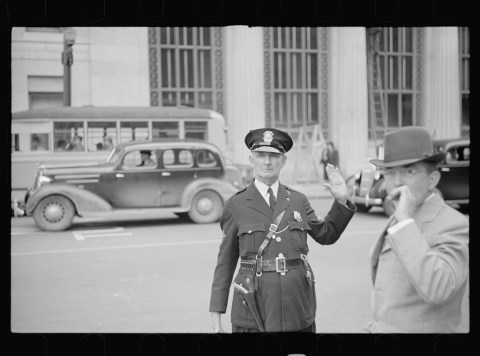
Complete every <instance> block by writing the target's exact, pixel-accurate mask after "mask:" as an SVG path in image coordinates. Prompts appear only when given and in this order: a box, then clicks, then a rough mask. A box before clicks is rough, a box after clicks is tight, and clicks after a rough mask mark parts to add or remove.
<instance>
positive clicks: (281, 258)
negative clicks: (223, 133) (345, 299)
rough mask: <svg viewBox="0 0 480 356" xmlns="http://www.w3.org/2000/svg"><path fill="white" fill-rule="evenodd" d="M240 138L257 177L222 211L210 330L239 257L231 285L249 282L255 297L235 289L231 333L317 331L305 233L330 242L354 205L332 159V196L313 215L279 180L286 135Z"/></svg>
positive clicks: (266, 131) (216, 325) (267, 132)
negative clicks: (325, 209)
mask: <svg viewBox="0 0 480 356" xmlns="http://www.w3.org/2000/svg"><path fill="white" fill-rule="evenodd" d="M245 144H246V146H247V147H248V149H249V150H250V151H251V155H250V164H251V165H252V167H253V170H254V176H255V179H254V181H253V182H252V184H250V186H248V187H247V188H245V189H244V190H243V191H240V192H239V193H237V194H236V195H235V196H233V197H232V198H231V199H229V200H228V201H227V203H226V204H225V207H224V209H223V213H222V217H221V220H220V226H221V229H222V231H223V239H222V242H221V244H220V249H219V253H218V259H217V265H216V268H215V272H214V277H213V283H212V292H211V298H210V312H211V318H212V326H213V329H214V331H215V332H223V329H222V326H221V314H223V313H225V311H226V309H227V302H228V295H229V290H230V287H231V284H232V278H233V275H234V272H235V267H236V265H237V262H238V259H239V258H240V268H239V271H238V273H237V275H236V277H235V280H234V285H235V287H237V286H238V285H240V287H239V289H238V290H245V287H247V285H248V283H249V282H253V283H251V284H252V285H253V287H252V288H251V289H250V291H251V292H252V293H253V295H254V297H255V298H254V299H253V302H254V303H252V299H249V300H246V299H245V298H244V296H245V295H250V294H248V293H247V294H242V293H239V292H237V289H236V288H235V289H234V294H233V302H232V312H231V322H232V332H260V331H267V332H283V331H285V332H286V331H297V332H315V313H316V295H315V285H314V282H315V280H314V275H313V271H312V270H311V268H310V264H309V262H308V250H309V248H308V245H307V234H308V235H310V236H311V237H312V238H313V239H314V240H315V241H316V242H318V243H319V244H322V245H329V244H333V243H335V242H336V241H337V240H338V238H339V237H340V235H341V234H342V232H343V231H344V229H345V228H346V226H347V224H348V223H349V221H350V219H351V218H352V216H353V214H354V212H355V206H354V205H353V204H352V203H351V202H350V201H348V199H347V186H346V184H345V181H344V180H343V178H342V176H341V175H340V172H339V171H338V169H337V168H336V167H334V166H332V165H328V167H327V174H328V178H329V183H325V184H324V185H325V186H326V187H327V189H328V190H329V191H330V193H331V194H332V196H333V197H334V198H335V200H334V202H333V204H332V207H331V209H330V211H329V213H328V214H327V216H326V217H325V218H321V217H319V216H318V215H316V214H315V211H314V210H313V209H312V207H311V206H310V203H309V201H308V199H307V197H306V196H305V195H304V194H302V193H300V192H297V191H295V190H293V189H291V188H289V187H287V186H285V185H283V184H281V183H280V182H279V180H278V177H279V174H280V170H281V169H282V168H283V167H284V165H285V162H286V160H287V157H286V155H285V154H286V153H287V152H288V151H289V150H290V149H291V147H292V145H293V142H292V139H291V137H290V136H289V135H288V134H287V133H285V132H283V131H280V130H277V129H273V128H262V129H257V130H251V131H250V132H249V133H248V134H247V135H246V137H245ZM247 289H248V288H247ZM250 296H251V295H250ZM252 304H255V305H253V307H255V308H253V309H252ZM254 309H257V310H258V314H259V315H255V312H254ZM258 319H260V320H258Z"/></svg>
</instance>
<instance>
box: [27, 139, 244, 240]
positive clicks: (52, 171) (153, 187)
mask: <svg viewBox="0 0 480 356" xmlns="http://www.w3.org/2000/svg"><path fill="white" fill-rule="evenodd" d="M241 188H243V183H242V176H241V172H240V169H238V168H237V167H235V166H234V165H232V164H229V165H227V164H226V163H225V160H224V158H223V156H222V153H221V152H220V150H219V149H218V148H217V147H216V146H215V145H213V144H210V143H207V142H205V141H200V140H193V139H189V140H165V139H162V140H159V141H155V140H148V141H132V142H128V143H124V144H121V145H118V146H117V147H116V149H115V150H114V151H112V153H111V155H110V157H109V158H108V160H107V162H105V163H95V164H91V163H89V164H83V165H79V164H71V165H40V166H39V168H38V170H37V174H36V177H35V181H34V184H33V186H32V187H30V188H29V189H28V191H27V194H26V196H25V206H26V214H27V215H28V216H33V219H34V221H35V223H36V224H37V226H38V227H40V228H41V229H43V230H48V231H59V230H65V229H68V228H69V227H70V226H71V224H72V221H73V218H74V217H75V216H80V217H84V216H85V217H86V216H99V215H100V216H106V217H107V218H108V216H109V214H115V213H122V214H124V215H126V216H128V215H129V214H132V215H133V213H137V215H138V210H139V209H143V210H146V209H148V210H150V211H152V212H153V210H152V209H158V210H159V211H169V212H173V213H175V214H176V215H178V216H179V217H182V218H185V217H188V218H189V219H191V220H192V221H193V222H195V223H211V222H215V221H217V220H218V219H219V218H220V215H221V212H222V208H223V205H224V203H225V201H226V200H227V199H228V198H230V197H231V196H232V195H233V194H235V193H236V192H238V191H239V189H241ZM117 215H118V214H117Z"/></svg>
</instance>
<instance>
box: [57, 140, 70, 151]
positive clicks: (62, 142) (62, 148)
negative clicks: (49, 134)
mask: <svg viewBox="0 0 480 356" xmlns="http://www.w3.org/2000/svg"><path fill="white" fill-rule="evenodd" d="M66 147H67V141H65V140H64V139H62V138H61V139H59V140H58V141H57V146H56V147H55V151H56V152H61V151H65V149H66Z"/></svg>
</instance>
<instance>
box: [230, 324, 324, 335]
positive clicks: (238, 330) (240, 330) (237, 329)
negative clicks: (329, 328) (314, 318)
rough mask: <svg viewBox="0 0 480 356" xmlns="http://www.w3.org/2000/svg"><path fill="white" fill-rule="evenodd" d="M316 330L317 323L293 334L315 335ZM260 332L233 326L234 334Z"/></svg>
mask: <svg viewBox="0 0 480 356" xmlns="http://www.w3.org/2000/svg"><path fill="white" fill-rule="evenodd" d="M315 330H316V325H315V322H313V324H312V325H310V326H308V327H306V328H305V329H302V330H295V331H292V332H296V333H315ZM259 332H260V330H258V329H253V328H242V327H241V326H236V325H233V324H232V333H259Z"/></svg>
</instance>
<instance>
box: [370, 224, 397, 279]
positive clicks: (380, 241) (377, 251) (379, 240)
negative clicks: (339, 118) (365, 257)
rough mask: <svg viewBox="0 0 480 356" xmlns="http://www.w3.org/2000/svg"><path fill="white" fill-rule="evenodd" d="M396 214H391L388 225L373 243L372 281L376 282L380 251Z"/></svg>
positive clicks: (371, 258) (371, 253)
mask: <svg viewBox="0 0 480 356" xmlns="http://www.w3.org/2000/svg"><path fill="white" fill-rule="evenodd" d="M393 218H394V216H393V215H392V216H390V219H389V220H388V223H387V225H385V228H384V229H383V231H382V233H381V234H380V236H379V237H378V238H377V241H376V242H375V243H374V244H373V247H372V249H371V250H370V261H371V266H372V269H371V275H372V282H373V283H375V277H376V275H377V265H378V258H379V257H380V252H381V251H382V247H383V243H384V242H385V235H386V234H387V229H388V228H389V227H390V225H391V224H392V221H393Z"/></svg>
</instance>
